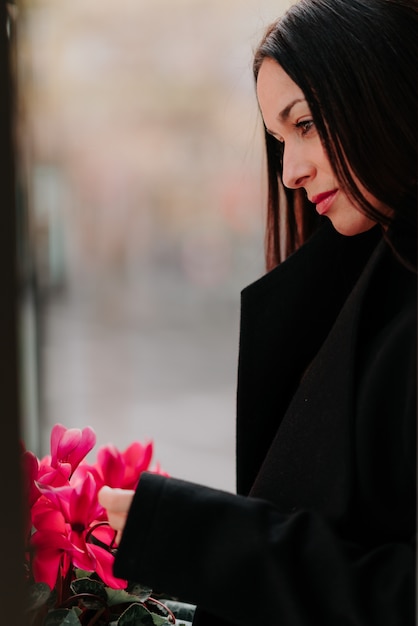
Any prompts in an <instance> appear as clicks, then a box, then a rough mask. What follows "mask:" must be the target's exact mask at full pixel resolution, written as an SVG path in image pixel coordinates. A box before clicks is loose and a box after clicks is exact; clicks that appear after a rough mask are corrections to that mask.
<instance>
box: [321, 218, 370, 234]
mask: <svg viewBox="0 0 418 626" xmlns="http://www.w3.org/2000/svg"><path fill="white" fill-rule="evenodd" d="M327 217H328V219H329V220H330V221H331V223H332V225H333V226H334V228H335V230H336V231H337V232H338V233H340V235H345V236H346V237H353V236H354V235H360V234H361V233H365V232H366V231H367V230H370V229H371V228H373V226H375V225H376V224H377V222H374V221H373V220H371V219H369V218H368V217H366V216H365V215H361V216H355V217H354V218H353V219H339V218H338V217H337V216H336V217H331V216H328V215H327Z"/></svg>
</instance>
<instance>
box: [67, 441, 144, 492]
mask: <svg viewBox="0 0 418 626" xmlns="http://www.w3.org/2000/svg"><path fill="white" fill-rule="evenodd" d="M152 454H153V444H152V442H149V443H147V444H145V445H144V444H142V443H140V442H139V441H136V442H134V443H132V444H131V445H130V446H129V447H128V448H126V450H125V451H124V452H120V450H118V449H117V448H116V446H114V445H112V444H109V445H107V446H103V447H102V448H100V449H99V451H98V453H97V462H96V463H95V464H94V465H92V466H89V465H85V464H81V465H80V466H79V467H78V469H77V472H76V474H75V476H74V477H75V478H76V477H78V478H81V476H83V475H85V474H86V473H87V472H90V473H91V474H92V475H93V476H94V478H95V480H96V484H97V487H98V490H99V489H100V488H101V487H103V486H104V485H108V486H109V487H119V488H121V489H135V488H136V486H137V484H138V481H139V478H140V476H141V474H142V472H144V471H146V470H149V466H150V463H151V458H152Z"/></svg>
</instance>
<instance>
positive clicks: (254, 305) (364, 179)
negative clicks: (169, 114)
mask: <svg viewBox="0 0 418 626" xmlns="http://www.w3.org/2000/svg"><path fill="white" fill-rule="evenodd" d="M416 24H417V9H416V4H415V0H414V1H413V0H301V1H300V2H298V3H297V4H295V5H293V6H292V7H291V8H290V9H289V11H288V12H287V13H286V14H285V16H284V17H283V18H282V19H281V20H279V21H278V22H277V23H275V24H274V25H273V26H271V28H269V30H268V31H267V33H266V35H265V37H264V39H263V41H262V42H261V44H260V46H259V48H258V50H257V52H256V55H255V62H254V72H255V79H256V87H257V98H258V102H259V106H260V110H261V114H262V117H263V121H264V126H265V138H266V148H267V157H268V180H269V200H268V209H269V210H268V225H267V238H266V243H267V267H268V269H269V270H271V271H269V272H268V273H267V274H266V276H264V277H263V278H261V279H260V280H258V281H257V282H256V283H254V284H253V285H250V286H249V287H247V288H246V289H244V291H243V293H242V320H241V339H240V358H239V378H238V415H237V487H238V494H239V495H233V494H228V493H223V492H220V491H217V490H213V489H210V488H206V487H203V486H200V485H195V484H193V483H187V482H183V481H178V480H175V479H168V478H165V477H161V476H155V475H150V474H145V475H144V476H143V477H142V478H141V480H140V484H139V486H138V489H137V491H136V493H135V494H134V493H133V492H123V491H120V490H110V489H108V488H104V490H103V491H102V492H101V494H100V499H101V502H102V504H103V505H104V506H106V507H107V509H108V514H109V519H110V522H111V524H112V525H114V527H115V528H116V529H118V530H119V536H120V537H121V541H120V545H119V550H118V554H117V557H116V562H115V573H116V574H117V575H119V576H123V577H125V578H129V579H132V580H139V581H143V582H144V583H145V584H148V585H150V586H151V587H152V588H153V589H158V590H164V592H166V593H168V594H172V595H174V596H178V597H180V598H181V599H182V600H184V601H189V602H192V603H195V604H197V605H198V610H197V613H196V616H195V622H194V623H195V624H196V625H198V626H203V625H209V624H210V625H211V626H225V625H232V624H235V625H240V626H258V625H259V624H262V623H263V624H264V623H266V624H269V625H270V624H272V625H275V624H277V625H280V626H281V625H286V626H288V625H291V626H308V625H313V624H315V625H316V624H321V626H325V625H332V626H335V625H337V624H338V625H340V624H347V625H350V626H351V625H352V626H354V625H356V626H357V625H364V626H366V625H367V626H371V625H376V626H386V625H387V626H395V625H396V626H397V625H401V624H402V625H403V626H407V625H409V624H411V625H412V624H413V623H414V587H415V583H414V580H415V575H414V573H415V548H414V539H415V489H416V474H415V448H416V436H415V427H416V341H417V339H416V323H417V322H416V299H417V294H416V280H417V277H416V237H417V234H416V209H417V201H416V200H417V199H416V172H417V159H416V148H417V133H416V101H417V99H416V67H417V64H416V34H417V28H416ZM283 259H285V260H284V261H283V262H281V263H280V261H282V260H283ZM277 264H279V265H278V267H275V266H276V265H277ZM273 268H274V269H273ZM122 531H123V533H122Z"/></svg>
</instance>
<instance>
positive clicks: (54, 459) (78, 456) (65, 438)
mask: <svg viewBox="0 0 418 626" xmlns="http://www.w3.org/2000/svg"><path fill="white" fill-rule="evenodd" d="M95 444H96V434H95V432H94V430H93V429H92V428H90V426H87V427H86V428H83V430H80V429H79V428H68V429H67V428H65V426H62V424H56V425H55V426H54V427H53V429H52V431H51V466H52V467H54V468H58V467H60V466H62V465H63V464H69V466H70V468H71V470H70V474H72V473H73V472H74V470H75V469H76V468H77V467H78V465H79V464H80V462H81V461H82V460H83V459H84V458H85V457H86V456H87V454H88V453H89V452H90V450H92V449H93V448H94V446H95Z"/></svg>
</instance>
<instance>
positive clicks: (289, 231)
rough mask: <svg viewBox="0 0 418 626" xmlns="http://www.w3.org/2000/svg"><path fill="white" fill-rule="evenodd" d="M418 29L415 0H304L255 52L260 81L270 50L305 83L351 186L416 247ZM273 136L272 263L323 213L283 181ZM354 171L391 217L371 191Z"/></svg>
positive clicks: (371, 212) (327, 145)
mask: <svg viewBox="0 0 418 626" xmlns="http://www.w3.org/2000/svg"><path fill="white" fill-rule="evenodd" d="M417 34H418V33H417V4H416V1H415V0H300V1H299V2H297V3H296V4H295V5H293V6H292V7H291V8H290V9H289V10H288V11H287V13H286V14H285V15H284V16H283V17H282V18H281V19H280V20H278V21H277V22H275V23H274V24H272V25H271V26H270V27H269V28H268V30H267V32H266V33H265V35H264V37H263V39H262V41H261V43H260V45H259V47H258V49H257V50H256V53H255V57H254V76H255V80H257V76H258V72H259V69H260V66H261V63H262V62H263V60H264V59H265V58H266V57H269V58H272V59H274V60H276V61H277V62H278V63H279V64H280V65H281V66H282V68H283V69H284V71H285V72H286V73H287V74H288V75H289V76H290V78H291V79H292V80H293V81H294V82H295V83H296V84H297V85H298V86H299V87H300V88H301V89H302V91H303V93H304V95H305V97H306V100H307V102H308V105H309V107H310V110H311V114H312V117H313V120H314V123H315V126H316V128H317V131H318V133H319V136H320V138H321V141H322V143H323V146H324V149H325V151H326V153H327V155H328V158H329V161H330V163H332V167H333V169H334V171H335V174H336V176H337V178H338V180H339V183H340V185H341V187H342V189H343V190H344V191H345V193H347V194H348V195H349V196H350V197H351V198H353V200H354V201H355V202H356V203H357V204H358V206H359V207H360V209H361V210H362V211H363V212H364V213H365V214H366V215H367V216H369V217H370V218H371V219H373V220H376V221H377V222H379V223H381V224H384V225H391V224H396V227H397V230H399V228H400V230H401V231H402V232H403V233H411V232H412V233H413V238H414V246H415V249H416V223H417V220H416V213H417V195H416V184H417V78H416V71H417V51H418V47H417ZM265 142H266V151H267V168H268V187H269V194H268V214H267V230H266V264H267V269H271V268H272V267H274V265H276V264H277V263H279V262H280V260H282V259H283V258H284V257H286V256H287V255H289V254H290V253H292V252H293V251H294V250H296V249H297V248H298V247H299V246H300V245H301V244H302V243H303V242H304V241H305V240H306V239H307V238H308V237H309V236H310V234H311V233H312V232H313V231H314V230H315V228H316V226H317V223H318V218H317V216H316V213H315V211H314V210H313V207H312V205H310V206H308V205H309V204H310V203H309V202H308V200H307V199H306V195H305V193H304V192H303V190H301V189H298V190H290V189H285V188H284V186H283V184H282V181H281V171H282V147H281V145H280V144H279V142H277V141H276V140H275V139H274V138H273V137H271V135H269V134H268V133H267V132H265ZM353 174H354V176H355V177H356V178H357V179H358V180H359V181H360V183H361V184H362V185H363V186H364V187H365V188H366V189H367V190H368V191H369V192H370V193H371V194H372V195H373V196H374V197H375V198H377V199H378V200H379V201H380V202H381V203H383V204H384V205H386V206H387V207H388V208H389V209H390V210H391V217H390V218H389V217H388V216H387V215H386V214H383V213H380V212H379V211H378V210H377V209H375V208H374V207H373V206H372V205H371V204H370V203H369V202H368V201H367V200H366V199H365V198H364V196H363V195H362V194H361V193H360V191H359V189H358V187H357V186H356V184H355V182H354V180H353ZM398 226H399V228H398ZM390 230H391V229H390V228H389V231H390Z"/></svg>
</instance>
